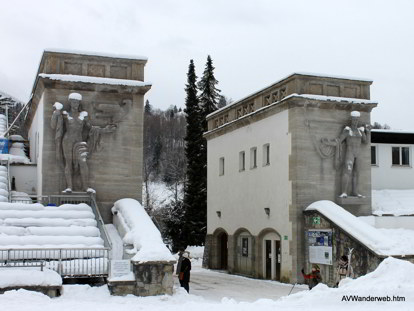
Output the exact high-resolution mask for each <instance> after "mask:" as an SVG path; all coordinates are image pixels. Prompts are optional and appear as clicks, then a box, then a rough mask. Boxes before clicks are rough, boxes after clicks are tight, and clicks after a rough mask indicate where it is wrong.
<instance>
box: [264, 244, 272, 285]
mask: <svg viewBox="0 0 414 311" xmlns="http://www.w3.org/2000/svg"><path fill="white" fill-rule="evenodd" d="M265 258H266V274H265V278H266V279H268V280H271V279H272V241H271V240H265Z"/></svg>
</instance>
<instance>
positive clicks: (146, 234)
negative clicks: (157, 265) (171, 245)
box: [112, 199, 175, 263]
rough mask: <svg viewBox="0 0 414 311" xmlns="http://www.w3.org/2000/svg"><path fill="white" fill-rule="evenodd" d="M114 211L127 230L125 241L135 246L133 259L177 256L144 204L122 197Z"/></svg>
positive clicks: (115, 205) (164, 258)
mask: <svg viewBox="0 0 414 311" xmlns="http://www.w3.org/2000/svg"><path fill="white" fill-rule="evenodd" d="M112 213H113V214H116V215H117V217H119V220H120V223H121V225H122V226H123V229H124V231H125V232H126V234H125V236H124V237H123V241H124V243H127V244H131V245H133V246H134V248H133V250H132V253H135V252H136V255H135V256H134V257H133V258H132V259H131V260H132V261H135V262H140V263H144V262H152V261H168V262H173V261H175V258H174V256H173V255H171V252H170V251H169V250H168V248H167V247H166V246H165V244H164V242H163V241H162V238H161V233H160V232H159V231H158V229H157V227H155V225H154V223H153V222H152V220H151V218H150V217H149V216H148V214H147V212H146V211H145V209H144V208H143V207H142V205H141V204H140V203H139V202H138V201H136V200H134V199H122V200H118V201H116V202H115V204H114V206H113V207H112Z"/></svg>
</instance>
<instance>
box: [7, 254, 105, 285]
mask: <svg viewBox="0 0 414 311" xmlns="http://www.w3.org/2000/svg"><path fill="white" fill-rule="evenodd" d="M108 262H109V248H106V247H104V248H30V249H29V248H27V249H26V248H20V249H18V248H13V249H0V267H33V266H38V265H39V263H40V265H42V266H43V267H45V268H48V269H51V270H54V271H56V272H57V273H59V274H60V275H61V276H62V277H65V278H86V277H106V276H108ZM36 263H37V264H36Z"/></svg>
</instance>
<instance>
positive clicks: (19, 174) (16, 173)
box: [10, 164, 37, 194]
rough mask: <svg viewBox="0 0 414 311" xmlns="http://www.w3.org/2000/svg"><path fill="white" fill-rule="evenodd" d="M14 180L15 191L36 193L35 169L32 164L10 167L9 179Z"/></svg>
mask: <svg viewBox="0 0 414 311" xmlns="http://www.w3.org/2000/svg"><path fill="white" fill-rule="evenodd" d="M13 177H14V178H15V182H16V191H19V192H26V193H28V194H36V193H37V168H36V165H34V164H25V165H10V178H13Z"/></svg>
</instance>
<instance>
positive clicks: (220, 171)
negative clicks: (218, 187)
mask: <svg viewBox="0 0 414 311" xmlns="http://www.w3.org/2000/svg"><path fill="white" fill-rule="evenodd" d="M219 175H220V176H223V175H224V158H220V160H219Z"/></svg>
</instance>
